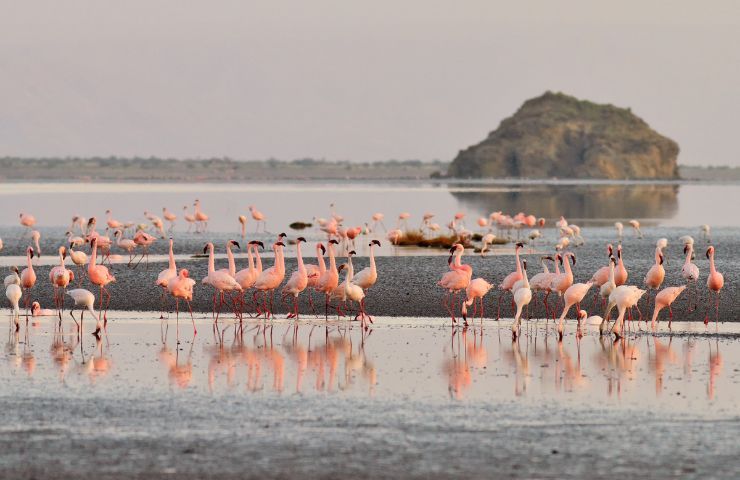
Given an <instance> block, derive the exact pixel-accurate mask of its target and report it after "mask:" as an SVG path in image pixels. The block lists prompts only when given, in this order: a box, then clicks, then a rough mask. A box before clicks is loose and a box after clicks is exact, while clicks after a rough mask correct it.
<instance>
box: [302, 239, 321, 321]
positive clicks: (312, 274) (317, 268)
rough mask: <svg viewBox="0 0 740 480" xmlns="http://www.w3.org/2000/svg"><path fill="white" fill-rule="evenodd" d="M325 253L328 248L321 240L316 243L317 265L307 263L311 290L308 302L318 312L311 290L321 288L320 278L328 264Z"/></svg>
mask: <svg viewBox="0 0 740 480" xmlns="http://www.w3.org/2000/svg"><path fill="white" fill-rule="evenodd" d="M324 253H326V248H324V245H323V244H322V243H321V242H319V243H317V244H316V263H317V264H316V265H313V264H311V263H307V264H306V274H307V275H308V287H307V288H309V289H310V290H309V291H308V304H309V305H310V306H311V311H313V313H314V314H315V313H316V308H315V307H314V304H313V296H312V295H311V290H316V291H318V290H319V279H320V278H321V275H323V274H324V272H325V271H326V264H325V263H324Z"/></svg>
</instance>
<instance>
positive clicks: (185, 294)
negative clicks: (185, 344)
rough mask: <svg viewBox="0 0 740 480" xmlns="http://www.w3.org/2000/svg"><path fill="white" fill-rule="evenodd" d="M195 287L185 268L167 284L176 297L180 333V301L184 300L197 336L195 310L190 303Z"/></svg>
mask: <svg viewBox="0 0 740 480" xmlns="http://www.w3.org/2000/svg"><path fill="white" fill-rule="evenodd" d="M194 286H195V280H193V279H192V278H190V273H189V272H188V270H187V269H185V268H183V269H181V270H180V273H179V274H178V275H177V276H175V277H174V278H170V279H169V280H168V282H167V291H168V292H169V293H170V295H172V296H173V297H175V312H176V313H175V318H176V319H177V320H176V321H177V329H178V332H179V329H180V299H183V300H185V302H186V303H187V304H188V310H189V311H190V321H192V322H193V335H197V334H198V330H197V329H196V328H195V319H194V318H193V308H192V307H191V305H190V302H191V301H192V300H193V287H194ZM178 343H179V341H178Z"/></svg>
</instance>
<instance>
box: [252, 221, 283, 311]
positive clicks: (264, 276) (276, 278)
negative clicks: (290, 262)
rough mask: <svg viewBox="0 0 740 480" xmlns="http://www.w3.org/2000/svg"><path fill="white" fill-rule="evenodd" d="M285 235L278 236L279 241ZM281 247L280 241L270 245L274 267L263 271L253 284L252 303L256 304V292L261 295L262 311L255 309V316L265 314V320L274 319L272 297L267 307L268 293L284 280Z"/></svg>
mask: <svg viewBox="0 0 740 480" xmlns="http://www.w3.org/2000/svg"><path fill="white" fill-rule="evenodd" d="M283 236H285V234H280V235H279V237H278V238H279V239H282V238H283ZM283 247H285V244H284V243H283V242H282V241H277V242H275V243H273V244H272V250H273V252H275V265H274V266H272V267H270V268H268V269H267V270H264V271H263V272H262V273H261V274H260V275H259V276H258V277H257V280H256V281H255V282H254V288H255V289H256V290H255V292H254V302H255V304H256V303H257V291H260V292H262V293H263V309H264V310H260V309H259V308H258V309H257V316H259V315H261V314H262V313H264V314H265V318H269V317H274V315H273V312H272V297H270V299H269V300H270V302H269V305H268V302H267V300H268V293H269V294H272V293H273V292H274V291H275V289H276V288H278V287H279V286H280V284H281V283H283V279H284V278H285V260H284V258H283Z"/></svg>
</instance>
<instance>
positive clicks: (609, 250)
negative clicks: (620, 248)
mask: <svg viewBox="0 0 740 480" xmlns="http://www.w3.org/2000/svg"><path fill="white" fill-rule="evenodd" d="M606 252H607V253H606V254H607V256H609V257H611V256H612V255H613V254H614V247H613V246H612V244H611V243H610V244H609V245H607V246H606Z"/></svg>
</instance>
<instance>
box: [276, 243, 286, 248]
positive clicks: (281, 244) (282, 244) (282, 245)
mask: <svg viewBox="0 0 740 480" xmlns="http://www.w3.org/2000/svg"><path fill="white" fill-rule="evenodd" d="M275 245H280V246H281V247H284V246H285V244H284V243H283V242H276V243H275Z"/></svg>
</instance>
